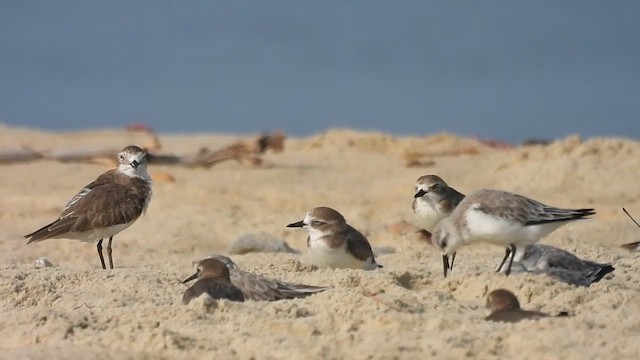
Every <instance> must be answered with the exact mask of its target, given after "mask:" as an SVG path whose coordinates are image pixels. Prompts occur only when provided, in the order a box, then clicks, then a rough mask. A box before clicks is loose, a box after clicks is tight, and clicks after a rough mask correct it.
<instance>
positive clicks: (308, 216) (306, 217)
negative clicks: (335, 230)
mask: <svg viewBox="0 0 640 360" xmlns="http://www.w3.org/2000/svg"><path fill="white" fill-rule="evenodd" d="M302 222H303V223H305V224H307V225H309V224H310V223H311V213H310V212H308V213H307V214H306V215H305V216H304V220H302Z"/></svg>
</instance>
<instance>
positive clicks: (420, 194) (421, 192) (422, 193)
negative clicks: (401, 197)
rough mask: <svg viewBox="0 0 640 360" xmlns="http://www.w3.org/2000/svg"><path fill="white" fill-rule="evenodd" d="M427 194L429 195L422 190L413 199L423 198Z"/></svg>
mask: <svg viewBox="0 0 640 360" xmlns="http://www.w3.org/2000/svg"><path fill="white" fill-rule="evenodd" d="M426 193H427V192H426V191H424V190H422V189H420V190H418V192H417V193H416V194H415V195H413V197H414V198H419V197H422V196H423V195H424V194H426Z"/></svg>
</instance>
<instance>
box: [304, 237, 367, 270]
mask: <svg viewBox="0 0 640 360" xmlns="http://www.w3.org/2000/svg"><path fill="white" fill-rule="evenodd" d="M308 256H309V261H310V262H311V263H312V264H313V265H315V266H317V267H319V268H340V269H365V268H366V265H367V263H366V262H364V261H360V260H358V259H356V258H355V257H354V256H353V255H351V254H350V253H349V252H347V247H346V244H345V245H343V246H340V247H337V248H331V247H329V246H328V245H327V244H326V243H325V242H324V241H322V240H311V241H309V254H308Z"/></svg>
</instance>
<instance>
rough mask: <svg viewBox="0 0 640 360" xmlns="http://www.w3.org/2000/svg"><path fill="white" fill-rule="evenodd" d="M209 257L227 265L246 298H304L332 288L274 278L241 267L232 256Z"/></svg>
mask: <svg viewBox="0 0 640 360" xmlns="http://www.w3.org/2000/svg"><path fill="white" fill-rule="evenodd" d="M209 258H211V259H216V260H220V261H221V262H223V263H224V264H225V265H226V266H227V268H228V269H229V272H230V274H231V283H232V284H233V285H234V286H235V287H237V288H239V289H240V290H241V291H242V294H243V295H244V298H245V300H254V301H261V300H263V301H276V300H283V299H295V298H303V297H307V296H309V295H313V294H315V293H318V292H321V291H325V290H327V289H329V288H330V286H310V285H304V284H293V283H287V282H283V281H278V280H272V279H269V278H267V277H264V276H260V275H257V274H253V273H250V272H248V271H244V270H242V269H240V268H239V267H238V265H236V263H234V262H233V261H232V260H231V259H230V258H228V257H226V256H223V255H211V256H209Z"/></svg>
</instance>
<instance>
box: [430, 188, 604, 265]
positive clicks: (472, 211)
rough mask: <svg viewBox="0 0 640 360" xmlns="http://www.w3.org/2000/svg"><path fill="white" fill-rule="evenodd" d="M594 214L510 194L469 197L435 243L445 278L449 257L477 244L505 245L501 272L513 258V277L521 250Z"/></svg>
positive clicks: (484, 193)
mask: <svg viewBox="0 0 640 360" xmlns="http://www.w3.org/2000/svg"><path fill="white" fill-rule="evenodd" d="M593 214H595V211H594V210H593V209H576V210H570V209H562V208H557V207H551V206H548V205H545V204H543V203H540V202H538V201H536V200H533V199H530V198H527V197H525V196H522V195H518V194H514V193H510V192H507V191H502V190H491V189H482V190H478V191H475V192H473V193H472V194H470V195H469V196H467V197H465V198H464V200H462V201H461V202H460V204H458V206H457V207H456V209H455V210H454V211H453V213H451V215H450V216H449V217H447V218H445V219H444V220H442V221H441V222H440V223H439V224H438V225H437V226H436V229H435V230H434V233H433V240H432V241H433V243H434V244H435V245H436V246H438V247H439V248H440V249H441V251H442V265H443V268H444V276H445V277H446V276H447V270H450V269H451V267H450V266H449V256H450V255H451V254H453V253H455V252H456V250H458V249H459V248H461V247H462V246H465V245H470V244H473V243H488V244H494V245H500V246H504V247H505V248H506V252H505V256H504V258H503V259H502V262H501V263H500V265H499V266H498V268H497V269H501V268H502V266H503V265H504V263H505V261H506V260H507V258H509V255H511V258H510V261H509V265H508V267H507V269H506V270H505V274H506V275H509V274H510V273H511V265H512V264H513V259H514V256H515V255H516V248H517V247H524V246H526V245H531V244H535V243H537V242H538V241H539V240H540V239H541V238H543V237H544V236H546V235H548V234H550V233H551V232H553V231H554V230H556V229H558V228H559V227H560V226H562V225H565V224H567V223H568V222H571V221H574V220H579V219H584V218H586V217H587V216H590V215H593Z"/></svg>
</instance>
